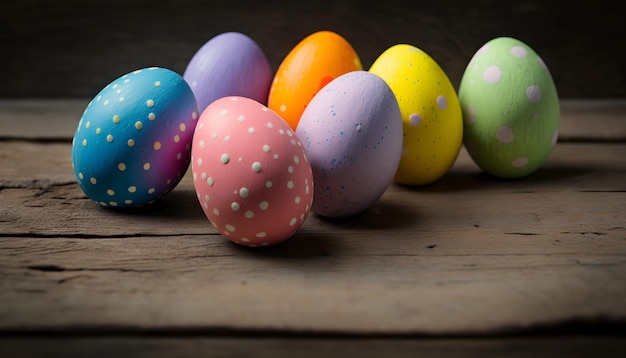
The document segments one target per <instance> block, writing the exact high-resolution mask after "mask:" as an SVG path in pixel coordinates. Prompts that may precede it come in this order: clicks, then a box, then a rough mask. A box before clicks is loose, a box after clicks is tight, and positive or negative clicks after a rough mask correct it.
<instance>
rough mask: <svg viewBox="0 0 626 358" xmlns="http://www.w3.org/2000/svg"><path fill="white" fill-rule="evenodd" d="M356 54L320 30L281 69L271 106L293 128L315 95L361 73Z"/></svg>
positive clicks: (302, 43)
mask: <svg viewBox="0 0 626 358" xmlns="http://www.w3.org/2000/svg"><path fill="white" fill-rule="evenodd" d="M362 69H363V65H362V64H361V60H360V59H359V56H358V55H357V54H356V51H354V49H353V48H352V46H351V45H350V43H348V41H346V39H344V38H343V37H341V36H340V35H338V34H336V33H335V32H332V31H318V32H315V33H313V34H311V35H309V36H307V37H305V38H304V39H303V40H302V41H300V42H299V43H298V44H297V45H296V46H295V47H294V48H293V49H292V50H291V51H290V52H289V53H288V54H287V56H286V57H285V58H284V59H283V62H282V63H281V64H280V66H279V67H278V70H277V71H276V75H275V76H274V80H273V81H272V86H271V87H270V93H269V98H268V107H269V108H271V109H272V110H274V111H275V112H276V113H278V114H279V115H280V116H281V117H282V118H283V119H284V120H285V121H287V123H289V125H290V126H291V128H292V129H294V130H295V129H296V127H297V126H298V122H299V121H300V116H301V115H302V112H304V109H305V108H306V106H307V105H308V104H309V102H310V101H311V99H312V98H313V96H315V94H317V92H318V91H319V90H321V89H322V87H324V86H325V85H326V84H328V83H329V82H330V81H332V80H333V79H335V78H336V77H339V76H341V75H343V74H344V73H347V72H350V71H356V70H362Z"/></svg>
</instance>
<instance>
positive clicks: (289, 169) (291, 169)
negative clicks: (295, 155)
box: [287, 165, 293, 174]
mask: <svg viewBox="0 0 626 358" xmlns="http://www.w3.org/2000/svg"><path fill="white" fill-rule="evenodd" d="M287 171H288V172H289V173H290V174H293V167H292V166H291V165H290V166H288V167H287Z"/></svg>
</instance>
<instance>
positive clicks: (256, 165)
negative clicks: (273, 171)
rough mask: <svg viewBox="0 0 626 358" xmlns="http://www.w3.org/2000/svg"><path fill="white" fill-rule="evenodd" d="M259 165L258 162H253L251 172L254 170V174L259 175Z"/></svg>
mask: <svg viewBox="0 0 626 358" xmlns="http://www.w3.org/2000/svg"><path fill="white" fill-rule="evenodd" d="M261 169H262V168H261V163H259V162H254V163H252V170H254V171H255V172H257V173H259V172H260V171H261Z"/></svg>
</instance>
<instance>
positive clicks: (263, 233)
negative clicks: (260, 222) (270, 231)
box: [255, 231, 267, 237]
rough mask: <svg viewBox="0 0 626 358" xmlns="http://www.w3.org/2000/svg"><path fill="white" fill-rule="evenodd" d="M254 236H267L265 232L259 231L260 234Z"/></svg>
mask: <svg viewBox="0 0 626 358" xmlns="http://www.w3.org/2000/svg"><path fill="white" fill-rule="evenodd" d="M255 236H256V237H265V236H267V234H266V233H265V232H263V231H261V232H257V233H256V235H255Z"/></svg>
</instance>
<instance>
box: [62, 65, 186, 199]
mask: <svg viewBox="0 0 626 358" xmlns="http://www.w3.org/2000/svg"><path fill="white" fill-rule="evenodd" d="M197 114H198V107H197V104H196V100H195V97H194V95H193V92H192V91H191V89H190V88H189V86H188V85H187V83H186V82H185V80H184V79H183V78H182V76H180V75H179V74H178V73H176V72H174V71H171V70H169V69H165V68H158V67H151V68H144V69H139V70H136V71H134V72H132V73H128V74H125V75H123V76H121V77H120V78H118V79H116V80H114V81H113V82H111V83H110V84H108V85H107V86H106V87H105V88H104V89H102V91H100V93H98V94H97V95H96V96H95V98H94V99H93V100H92V101H91V102H89V105H88V106H87V108H86V109H85V112H84V113H83V115H82V117H81V119H80V121H79V124H78V128H77V129H76V132H75V134H74V138H73V141H72V165H73V167H74V172H75V174H76V178H77V179H78V183H79V184H80V187H81V189H82V190H83V191H84V192H85V194H86V195H87V196H88V197H89V198H90V199H92V200H94V201H95V202H97V203H99V204H100V205H102V206H106V207H133V206H141V205H144V204H150V203H152V202H154V201H155V200H156V199H158V198H159V197H161V196H163V195H165V194H166V193H168V192H169V191H170V190H172V189H173V188H174V187H175V186H176V185H177V184H178V182H179V181H180V179H181V178H182V177H183V175H184V174H185V171H186V170H187V168H188V166H189V160H190V156H191V141H192V137H193V132H194V128H195V125H196V121H197Z"/></svg>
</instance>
